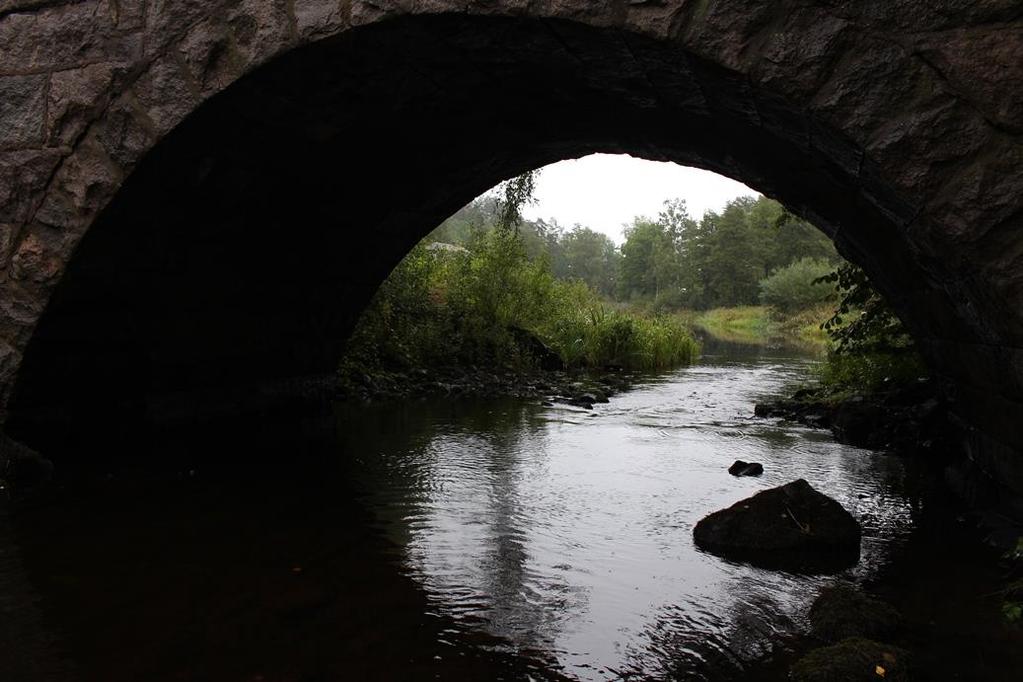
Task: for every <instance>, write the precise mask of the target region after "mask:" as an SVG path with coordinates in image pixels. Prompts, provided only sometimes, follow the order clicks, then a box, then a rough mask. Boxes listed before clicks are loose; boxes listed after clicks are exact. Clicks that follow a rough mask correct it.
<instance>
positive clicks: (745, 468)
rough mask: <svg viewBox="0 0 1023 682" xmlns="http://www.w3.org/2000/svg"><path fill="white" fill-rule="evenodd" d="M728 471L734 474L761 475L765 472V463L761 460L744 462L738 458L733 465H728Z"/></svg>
mask: <svg viewBox="0 0 1023 682" xmlns="http://www.w3.org/2000/svg"><path fill="white" fill-rule="evenodd" d="M728 473H730V474H731V475H732V476H759V475H760V474H762V473H764V465H763V464H760V463H759V462H744V461H742V460H741V459H737V460H735V463H734V464H732V466H730V467H728Z"/></svg>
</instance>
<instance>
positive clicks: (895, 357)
mask: <svg viewBox="0 0 1023 682" xmlns="http://www.w3.org/2000/svg"><path fill="white" fill-rule="evenodd" d="M819 372H820V380H821V384H822V385H823V386H824V387H825V388H827V389H828V390H829V391H831V392H833V393H842V392H854V393H876V392H878V391H883V390H886V389H891V388H895V387H899V386H907V385H909V384H911V383H913V382H915V381H917V380H918V379H920V378H922V377H926V376H927V367H926V365H925V364H924V362H923V359H922V358H921V357H920V356H919V354H917V353H916V352H915V351H913V350H912V349H908V348H907V349H903V350H889V351H870V352H867V351H862V352H856V353H849V352H838V351H836V350H834V349H832V350H829V351H828V355H827V358H826V359H825V361H824V362H823V363H821V365H820V369H819Z"/></svg>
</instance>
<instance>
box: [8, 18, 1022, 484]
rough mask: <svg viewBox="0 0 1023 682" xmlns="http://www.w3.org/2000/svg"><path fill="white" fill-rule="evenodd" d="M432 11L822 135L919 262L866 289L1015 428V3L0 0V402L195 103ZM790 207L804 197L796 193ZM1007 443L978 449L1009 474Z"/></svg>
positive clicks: (999, 438)
mask: <svg viewBox="0 0 1023 682" xmlns="http://www.w3.org/2000/svg"><path fill="white" fill-rule="evenodd" d="M445 13H450V14H457V15H481V16H513V17H524V18H526V17H538V18H543V19H563V20H570V21H574V22H580V23H581V24H585V25H589V26H600V27H606V28H609V29H611V30H614V31H618V32H620V33H621V34H622V35H624V36H629V35H639V36H644V37H646V38H650V39H654V40H656V41H658V42H661V43H664V44H668V45H671V46H674V47H676V48H677V50H678V52H679V54H680V55H695V56H697V57H700V58H702V59H704V60H706V61H707V62H709V63H712V64H715V65H718V66H720V67H723V69H724V70H725V72H726V73H728V74H730V76H729V78H731V79H732V84H733V86H734V88H733V90H732V92H733V93H734V92H739V93H740V96H735V97H734V98H733V99H731V100H728V101H721V100H720V97H723V95H721V94H720V93H715V92H706V91H705V92H702V93H701V96H702V97H703V98H704V99H705V100H714V98H715V97H719V100H718V101H716V102H714V106H716V107H719V108H723V109H727V110H728V111H729V113H730V114H731V115H734V116H736V117H742V118H744V119H745V120H747V121H749V122H751V124H752V125H762V126H764V127H765V128H766V127H771V128H772V129H774V130H783V131H787V132H788V134H789V135H790V136H791V140H792V142H793V144H795V145H797V146H802V147H814V148H816V149H817V150H818V151H820V152H821V153H823V154H826V155H827V156H828V157H829V158H830V159H831V160H832V162H833V163H835V164H836V165H837V166H840V167H842V168H843V169H844V171H845V172H847V173H848V174H849V175H850V176H851V177H853V178H858V179H859V183H860V191H861V192H862V193H863V195H864V196H865V197H866V199H867V200H868V201H869V202H871V204H872V205H873V206H874V207H875V208H876V209H877V210H878V211H880V212H881V213H883V214H884V215H885V216H886V217H887V218H888V219H889V221H890V224H891V225H892V226H893V229H894V230H896V231H897V233H898V234H897V236H896V239H897V241H898V243H899V244H900V245H901V246H902V247H904V249H905V253H906V255H907V257H908V258H911V259H912V261H913V270H914V272H919V273H922V274H921V275H919V276H916V275H915V276H916V277H917V280H919V281H918V282H917V284H919V286H913V287H901V280H900V279H899V278H898V277H896V276H895V273H892V276H891V278H890V281H892V282H900V288H899V290H894V289H896V287H895V286H894V285H892V286H889V287H888V289H887V292H886V293H888V294H889V295H891V296H892V297H893V300H895V302H896V305H897V306H898V307H899V309H900V311H901V312H902V313H903V315H904V316H905V317H906V319H907V321H908V322H909V323H910V325H911V326H913V327H914V329H915V331H916V332H917V333H918V335H919V336H920V340H921V342H922V344H923V346H924V348H925V351H926V352H927V354H928V356H929V358H930V359H931V360H932V362H933V363H935V365H936V366H937V367H938V368H939V369H940V370H941V371H943V372H944V373H945V374H946V375H948V376H949V378H951V379H952V380H953V381H954V383H955V385H956V386H957V388H958V390H959V391H960V393H961V396H962V398H963V400H962V404H963V405H964V408H963V416H964V420H965V422H966V423H967V424H969V425H970V427H971V428H973V427H976V428H977V430H976V432H975V433H974V440H975V441H976V442H977V443H980V442H981V441H986V440H990V439H994V442H996V443H998V445H997V446H993V445H992V446H985V447H981V446H979V445H978V446H977V452H978V457H985V456H986V455H984V454H980V453H983V452H993V451H995V450H998V448H1002V449H1006V448H1007V449H1008V450H1010V451H1011V450H1013V449H1018V446H1020V445H1023V436H1021V435H1020V434H1019V429H1018V426H1017V424H1018V420H1019V417H1020V416H1021V415H1023V305H1021V304H1023V238H1021V237H1020V230H1019V228H1020V227H1021V223H1023V59H1020V55H1021V54H1023V6H1021V5H1020V4H1019V2H1018V0H986V1H982V2H977V1H976V0H939V1H937V2H935V1H933V0H891V1H889V2H881V3H846V2H838V1H837V0H834V1H832V0H827V1H823V2H816V3H810V2H804V1H796V0H789V1H781V2H779V1H771V2H768V1H766V0H765V1H760V2H758V1H756V0H753V1H751V0H742V1H740V0H648V1H642V0H617V1H610V0H605V1H591V0H552V1H550V2H541V1H538V0H532V1H531V0H490V1H481V2H445V1H443V0H374V1H362V2H360V1H358V0H346V1H323V0H146V1H143V0H64V1H61V0H0V388H2V402H4V403H6V401H7V399H8V398H9V397H10V391H11V387H12V385H13V382H14V380H15V377H16V376H17V372H18V369H19V366H20V363H21V358H22V356H23V353H24V351H25V349H26V347H27V345H28V343H29V340H30V338H31V336H32V333H33V329H34V326H35V324H36V322H37V321H38V320H39V318H40V316H41V314H42V312H43V310H44V308H45V306H46V304H47V300H48V298H49V296H50V293H51V292H52V291H53V289H54V287H55V286H56V284H57V282H58V281H59V280H60V278H61V275H62V273H63V272H64V269H65V266H66V265H67V263H68V262H69V259H70V257H71V255H72V253H73V251H74V249H75V247H76V245H77V244H78V243H79V240H80V239H81V238H82V236H83V235H84V234H85V233H86V231H87V230H88V229H89V227H90V226H91V225H92V224H93V223H94V221H95V220H96V218H97V216H98V215H99V214H100V212H101V211H102V210H103V208H104V207H105V206H107V204H108V203H109V202H110V201H111V199H112V198H113V197H114V196H115V195H116V194H117V192H118V190H119V188H120V187H121V185H122V183H123V182H124V180H125V179H126V178H127V177H128V176H129V175H130V174H131V173H132V170H133V168H134V167H135V166H136V164H137V163H139V162H140V160H141V159H143V158H144V157H145V155H146V153H147V152H148V151H149V150H151V149H152V148H153V147H154V145H156V144H157V143H158V142H159V141H160V140H161V139H163V138H164V137H165V136H166V135H167V134H168V133H169V132H170V131H171V130H173V129H174V128H175V127H176V126H177V125H178V124H179V123H181V122H182V121H183V120H184V119H185V118H186V117H187V116H188V115H189V114H190V113H191V112H193V111H194V110H195V109H196V108H197V107H198V106H199V105H200V104H201V103H202V102H204V101H206V100H209V99H210V98H211V97H212V96H213V95H215V94H217V93H218V92H221V91H223V90H225V89H226V88H228V86H230V85H231V84H232V83H235V82H236V81H237V80H238V79H239V78H240V77H241V76H243V75H245V74H246V73H249V72H252V71H253V70H254V69H256V68H257V67H258V66H260V65H261V64H265V63H268V62H271V61H272V60H273V59H274V58H275V57H277V56H280V55H283V54H284V53H288V52H291V51H293V50H294V49H295V48H298V47H301V46H304V45H309V44H312V43H316V42H317V41H322V40H324V39H327V38H330V37H332V36H337V35H340V34H344V33H345V32H348V31H353V30H358V28H359V27H362V26H366V25H369V24H376V23H379V22H383V21H385V20H388V19H390V18H394V17H398V16H401V15H411V14H423V15H434V14H445ZM565 47H566V49H567V50H568V51H569V52H572V51H577V52H578V53H579V54H580V55H582V54H585V52H586V49H587V48H586V46H581V45H572V44H570V43H566V45H565ZM589 49H597V48H593V47H592V46H591V47H590V48H589ZM620 60H621V61H620V64H621V69H622V70H623V71H628V72H629V73H634V75H635V78H636V79H637V80H639V81H642V82H643V87H644V88H647V89H649V90H650V91H652V92H662V93H665V94H664V96H665V97H668V96H669V95H668V94H667V93H669V92H674V91H675V90H677V85H678V82H679V81H680V80H682V79H685V78H690V77H691V74H688V73H683V72H684V71H685V69H686V68H687V67H686V65H685V64H684V59H681V58H680V62H679V70H678V71H677V72H676V71H673V70H672V69H669V68H664V67H663V64H662V65H660V66H659V67H657V68H654V67H651V66H650V65H649V63H647V62H645V61H644V57H643V55H642V54H629V53H628V50H625V51H624V52H623V53H622V54H621V55H620ZM579 68H580V69H585V68H587V64H586V62H585V59H584V58H580V64H579ZM752 89H756V90H757V92H758V93H760V94H759V95H758V97H756V98H754V97H752V96H750V97H745V96H742V95H741V93H743V92H745V91H746V90H752ZM765 93H766V95H765ZM730 96H732V95H730ZM775 99H776V100H777V102H779V103H784V106H781V104H779V106H777V107H775V106H774V105H773V102H774V100H775ZM793 112H797V113H795V114H794V113H793ZM720 167H721V168H722V169H725V170H727V169H728V168H729V166H728V164H727V160H723V161H722V163H721V165H720ZM740 179H742V178H740ZM746 179H747V180H755V178H746ZM794 208H796V209H797V210H800V211H803V212H804V213H806V214H808V215H811V216H812V215H813V214H814V213H815V206H814V202H813V201H812V200H810V201H807V203H806V204H805V205H803V206H796V207H794ZM834 229H835V230H836V231H837V232H838V234H837V235H836V239H837V241H838V242H839V243H840V245H844V250H845V251H846V252H847V253H848V254H849V255H850V256H852V257H853V258H855V259H857V260H860V261H867V262H864V265H865V266H866V267H867V268H868V270H869V271H871V274H872V275H874V276H875V277H877V278H879V281H880V282H881V284H882V287H884V286H885V281H886V280H885V277H886V273H885V272H881V271H880V270H882V269H883V268H884V267H886V268H889V269H891V268H892V266H891V264H890V263H887V264H885V265H884V266H883V267H882V266H880V265H875V266H874V267H873V268H872V267H871V262H870V260H871V250H872V248H874V249H876V248H877V247H876V246H872V245H873V244H874V243H875V242H873V241H872V237H871V235H870V234H869V233H867V232H861V233H857V232H855V231H854V229H853V227H852V226H851V225H850V226H845V225H842V224H838V225H835V226H834ZM844 229H848V230H849V233H848V234H845V233H843V230H844ZM888 236H889V237H890V236H891V235H888ZM877 243H880V242H877ZM878 262H879V263H880V262H881V261H880V260H879V261H878ZM949 301H951V304H950V303H949ZM1016 461H1017V460H1015V459H1013V458H1011V457H1007V456H997V457H994V459H992V460H991V461H988V462H987V463H986V468H988V469H989V470H996V471H1000V473H999V476H1000V477H1002V478H1004V479H1006V480H1009V479H1015V480H1018V481H1019V482H1020V485H1021V486H1023V465H1017V464H1014V462H1016ZM1021 490H1023V488H1021Z"/></svg>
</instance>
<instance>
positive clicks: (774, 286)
mask: <svg viewBox="0 0 1023 682" xmlns="http://www.w3.org/2000/svg"><path fill="white" fill-rule="evenodd" d="M834 269H835V266H834V265H832V264H831V263H829V262H828V261H826V260H820V259H814V258H802V259H800V260H797V261H795V262H794V263H792V264H790V265H788V266H786V267H784V268H780V269H778V270H775V271H774V272H773V273H771V275H770V276H769V277H766V278H764V279H762V280H760V301H761V303H763V304H764V305H769V306H771V307H772V308H774V309H775V310H777V311H779V312H782V313H793V312H796V311H799V310H804V309H806V308H810V307H813V306H817V305H820V304H821V303H825V302H829V301H835V300H837V298H838V294H837V292H836V290H835V285H834V283H831V282H819V283H816V284H815V281H817V280H819V279H820V278H822V277H825V276H827V275H828V274H829V273H831V272H832V271H833V270H834Z"/></svg>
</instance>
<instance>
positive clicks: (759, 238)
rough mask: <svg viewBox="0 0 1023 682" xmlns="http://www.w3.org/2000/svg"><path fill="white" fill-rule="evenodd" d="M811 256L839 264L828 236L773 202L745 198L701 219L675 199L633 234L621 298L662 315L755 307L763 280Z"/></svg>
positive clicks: (625, 250)
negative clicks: (666, 311) (665, 312)
mask: <svg viewBox="0 0 1023 682" xmlns="http://www.w3.org/2000/svg"><path fill="white" fill-rule="evenodd" d="M782 216H788V218H787V219H785V220H781V217H782ZM803 258H811V259H816V260H826V261H828V262H832V263H833V262H836V261H837V260H838V256H837V254H836V253H835V250H834V246H833V245H832V244H831V241H830V240H829V239H828V238H827V237H826V236H825V235H824V234H823V233H821V232H820V231H818V230H817V229H816V228H814V227H813V226H811V225H810V224H809V223H806V222H805V221H802V220H800V219H799V218H796V217H794V216H791V215H790V214H787V213H786V212H785V211H784V209H783V208H782V207H781V205H780V204H778V203H777V202H775V201H772V200H771V199H767V198H766V197H759V198H752V197H739V198H737V199H734V200H732V201H730V202H729V203H728V204H727V206H726V207H725V209H724V211H722V212H721V213H720V214H718V213H714V212H708V213H706V214H705V215H704V216H703V219H702V220H699V221H697V220H695V219H694V218H693V217H692V216H690V215H689V212H688V209H687V207H686V204H685V202H684V201H680V200H675V201H668V202H665V205H664V210H662V211H661V213H660V215H659V216H658V218H657V220H656V221H654V220H649V219H645V218H637V219H636V221H635V222H634V223H633V225H632V226H631V227H630V228H628V229H627V230H626V233H625V243H624V244H623V245H622V265H621V272H620V276H619V283H618V293H619V296H620V297H621V298H622V299H625V300H630V301H647V302H649V303H650V304H651V305H652V306H653V307H654V308H655V309H658V310H661V309H665V308H679V307H685V308H692V309H697V310H705V309H708V308H715V307H734V306H745V305H755V304H756V303H758V301H759V293H760V281H761V280H763V279H764V278H765V277H768V276H769V275H770V274H771V273H772V272H773V271H775V270H778V269H780V268H784V267H786V266H788V265H790V264H791V263H793V262H794V261H798V260H800V259H803ZM821 274H823V273H821Z"/></svg>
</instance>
